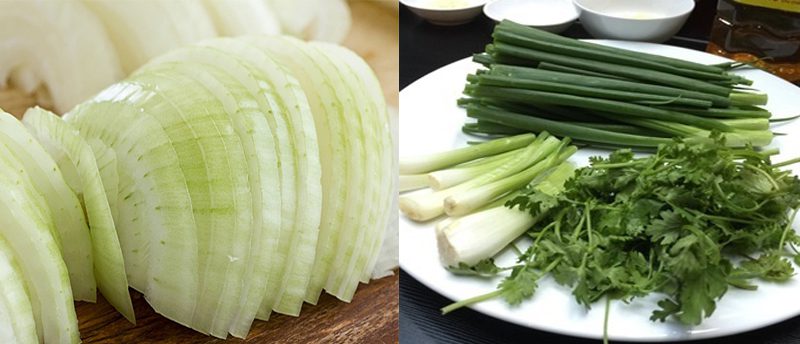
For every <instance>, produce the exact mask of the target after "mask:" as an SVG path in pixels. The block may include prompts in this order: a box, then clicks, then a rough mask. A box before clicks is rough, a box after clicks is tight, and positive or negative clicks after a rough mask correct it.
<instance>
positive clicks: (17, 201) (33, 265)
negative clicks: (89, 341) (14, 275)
mask: <svg viewBox="0 0 800 344" xmlns="http://www.w3.org/2000/svg"><path fill="white" fill-rule="evenodd" d="M19 166H23V164H22V162H21V161H19V160H18V159H16V158H14V155H13V153H11V151H10V150H9V149H8V147H6V146H5V145H4V144H0V189H2V190H3V192H0V235H2V236H3V237H4V238H5V239H6V242H7V243H8V244H9V246H10V248H11V250H12V251H13V252H14V254H15V257H17V258H18V262H19V266H20V271H21V272H22V277H23V279H24V280H25V282H26V285H27V287H28V293H29V296H30V302H31V308H32V310H33V319H34V321H35V323H36V332H37V336H38V338H39V339H40V340H42V341H44V342H47V343H79V342H80V336H79V334H78V319H77V316H76V315H75V306H74V305H73V303H72V290H71V289H70V285H69V283H70V282H69V274H68V272H67V267H66V265H65V264H64V261H63V260H62V259H61V254H60V253H59V250H58V245H57V244H56V241H55V240H54V238H53V234H52V233H53V231H54V229H53V227H54V225H53V221H52V219H51V218H50V214H49V212H50V211H49V209H48V208H47V207H46V205H44V204H45V201H44V200H43V199H42V198H43V196H42V195H41V194H39V193H38V192H37V191H36V190H35V189H34V188H33V183H32V181H31V179H30V178H29V176H28V174H27V173H25V170H24V169H19ZM23 316H24V315H23Z"/></svg>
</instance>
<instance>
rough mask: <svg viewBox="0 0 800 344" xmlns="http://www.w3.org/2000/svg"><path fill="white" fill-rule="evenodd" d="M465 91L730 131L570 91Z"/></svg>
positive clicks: (722, 126)
mask: <svg viewBox="0 0 800 344" xmlns="http://www.w3.org/2000/svg"><path fill="white" fill-rule="evenodd" d="M466 93H467V94H468V95H471V96H476V97H489V98H495V99H502V100H507V101H515V102H521V103H534V104H536V103H549V104H554V105H564V106H574V107H580V108H583V109H592V110H598V111H607V112H609V113H613V114H616V115H619V116H634V117H642V118H655V119H661V120H666V121H673V122H678V123H683V124H688V125H692V126H696V127H699V128H703V129H710V130H711V129H716V130H720V131H731V130H732V128H730V127H729V126H728V125H726V124H724V123H721V122H719V121H714V120H710V119H707V118H703V117H699V116H695V115H691V114H687V113H681V112H677V111H670V110H663V109H658V108H653V107H649V106H644V105H638V104H631V103H625V102H620V101H614V100H607V99H597V98H588V97H580V96H574V95H569V94H560V93H552V92H541V91H532V90H520V89H512V88H504V87H494V86H483V85H477V86H476V85H467V88H466Z"/></svg>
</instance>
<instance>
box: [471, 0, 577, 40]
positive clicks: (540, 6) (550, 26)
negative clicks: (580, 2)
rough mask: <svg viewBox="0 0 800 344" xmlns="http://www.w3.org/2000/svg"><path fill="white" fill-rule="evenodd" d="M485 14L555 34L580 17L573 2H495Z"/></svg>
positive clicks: (517, 0) (520, 0) (564, 0)
mask: <svg viewBox="0 0 800 344" xmlns="http://www.w3.org/2000/svg"><path fill="white" fill-rule="evenodd" d="M483 13H485V14H486V16H487V17H489V18H492V19H494V20H495V21H498V22H499V21H502V20H503V19H508V20H511V21H514V22H517V23H519V24H522V25H526V26H533V27H535V28H537V29H542V30H546V31H550V32H553V33H560V32H562V31H564V30H566V29H567V28H568V27H569V26H570V25H572V23H573V22H575V19H578V15H579V13H578V9H577V8H576V7H575V5H574V4H572V0H495V1H492V2H490V3H489V4H488V5H486V6H484V7H483Z"/></svg>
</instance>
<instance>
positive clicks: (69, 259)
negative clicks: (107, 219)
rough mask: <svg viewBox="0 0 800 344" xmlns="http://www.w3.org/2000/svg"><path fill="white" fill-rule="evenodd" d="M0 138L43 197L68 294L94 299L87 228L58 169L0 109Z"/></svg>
mask: <svg viewBox="0 0 800 344" xmlns="http://www.w3.org/2000/svg"><path fill="white" fill-rule="evenodd" d="M0 142H2V143H3V144H5V145H6V146H7V147H8V148H9V150H11V152H12V153H13V154H14V155H15V157H16V158H17V159H19V161H20V162H21V163H22V166H21V167H22V168H24V169H25V171H26V173H28V174H29V175H30V177H31V180H32V181H33V185H34V187H35V189H36V190H37V191H38V192H39V193H41V194H42V195H47V197H44V200H45V202H46V203H47V207H48V208H49V209H50V210H51V212H52V216H53V220H55V227H54V228H55V232H54V233H53V238H54V240H55V241H56V243H57V244H58V245H59V248H60V250H61V255H62V256H63V258H64V262H65V263H66V265H67V270H69V276H70V282H71V285H72V294H73V296H74V297H75V299H76V300H81V301H90V302H94V301H95V300H96V298H97V290H96V285H95V278H94V272H93V267H92V251H91V240H90V238H89V228H88V227H87V225H86V219H85V218H84V216H83V208H82V207H81V204H80V202H79V200H78V197H77V196H76V195H75V193H74V192H73V191H72V190H71V189H70V188H69V186H68V185H67V183H66V181H65V180H64V177H63V176H62V174H61V169H59V168H58V166H57V165H56V163H55V161H53V159H52V158H51V157H50V155H48V153H47V151H45V149H44V148H42V146H41V144H39V141H37V140H36V139H35V138H34V137H33V136H31V134H30V133H28V131H27V130H26V129H25V126H23V125H22V123H20V122H19V121H18V120H17V119H16V118H14V117H13V116H11V115H9V114H6V113H3V112H2V111H0Z"/></svg>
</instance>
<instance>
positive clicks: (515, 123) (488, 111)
mask: <svg viewBox="0 0 800 344" xmlns="http://www.w3.org/2000/svg"><path fill="white" fill-rule="evenodd" d="M466 109H467V115H468V116H470V117H472V118H476V119H478V120H483V121H487V122H492V123H497V124H501V125H504V126H509V127H514V128H522V129H526V130H530V131H532V132H541V131H547V132H550V133H552V134H553V135H556V136H561V137H571V138H572V139H574V140H579V141H585V142H593V143H600V144H607V145H611V146H624V147H640V148H654V147H658V145H659V144H662V143H668V142H671V141H672V140H671V139H669V138H662V137H650V136H642V135H632V134H625V133H617V132H613V131H608V130H602V129H595V128H587V127H583V126H580V125H575V124H570V123H566V122H558V121H553V120H548V119H544V118H538V117H533V116H527V115H522V114H518V113H513V112H508V111H504V110H500V109H492V108H488V107H486V106H482V105H476V104H472V105H468V106H467V107H466Z"/></svg>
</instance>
